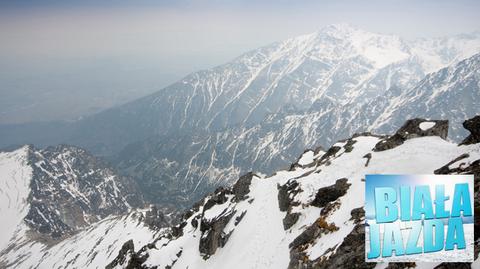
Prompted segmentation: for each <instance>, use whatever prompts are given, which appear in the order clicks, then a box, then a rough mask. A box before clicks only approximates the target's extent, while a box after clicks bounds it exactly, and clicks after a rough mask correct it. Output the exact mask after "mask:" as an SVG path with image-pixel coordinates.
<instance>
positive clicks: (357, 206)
mask: <svg viewBox="0 0 480 269" xmlns="http://www.w3.org/2000/svg"><path fill="white" fill-rule="evenodd" d="M463 125H464V126H465V128H467V129H468V130H469V131H470V135H469V136H468V137H466V138H465V139H463V141H462V143H460V144H457V143H454V142H451V141H448V140H447V132H448V122H447V121H443V120H438V121H431V120H423V119H413V120H409V121H407V122H406V123H405V124H404V125H403V126H402V128H400V129H399V130H398V131H397V132H396V133H395V134H394V135H391V136H386V135H381V136H379V135H373V134H370V133H361V134H356V135H353V136H352V137H350V138H349V139H346V140H342V141H338V142H337V143H335V144H334V145H333V146H332V147H330V148H329V149H328V150H326V151H323V150H321V149H316V150H306V151H305V152H304V153H303V154H301V156H300V157H299V158H298V159H297V161H296V162H295V163H293V164H292V165H290V167H289V169H287V170H280V171H276V172H275V173H273V174H272V175H270V176H266V175H263V174H259V173H247V174H245V175H243V176H241V177H240V178H239V179H238V180H237V181H236V183H235V184H234V185H233V186H232V187H228V188H223V187H220V188H218V189H217V190H216V191H214V192H213V193H211V194H209V195H208V196H206V197H204V198H203V199H202V200H200V201H199V202H198V203H196V204H195V205H194V206H193V207H192V208H191V209H189V210H187V211H186V212H185V213H184V215H183V217H182V218H181V221H180V222H179V224H178V225H176V226H172V227H171V228H162V226H161V225H154V224H155V223H157V221H158V219H159V216H158V215H157V214H155V212H154V210H152V209H150V210H133V211H130V213H124V214H121V215H119V216H109V217H106V218H105V219H103V220H101V221H98V222H95V223H93V224H92V225H89V226H88V227H86V228H84V229H80V230H79V231H78V232H77V233H76V234H73V235H68V236H65V237H64V238H62V239H60V240H45V239H43V240H41V239H39V238H35V239H32V237H31V236H32V230H30V229H29V228H28V227H26V226H28V222H27V221H26V219H24V221H23V223H22V220H21V218H22V217H23V218H24V216H25V215H26V212H28V204H26V203H25V199H26V197H27V196H28V195H27V194H26V193H28V189H29V187H28V185H29V178H30V180H31V178H32V171H33V169H31V167H30V166H29V165H28V152H29V151H31V150H32V149H31V147H23V148H21V149H18V150H16V151H13V152H4V153H1V155H0V160H1V161H0V168H1V170H2V184H3V185H2V190H4V189H5V188H4V187H9V188H11V189H10V191H9V192H8V193H9V194H12V193H16V192H14V191H13V190H15V189H17V190H23V191H19V192H18V194H17V195H16V197H17V198H16V199H13V198H12V197H13V196H12V195H6V193H7V192H2V193H0V198H1V199H3V200H5V199H9V200H11V201H16V202H14V203H12V204H10V205H11V206H9V207H7V208H6V210H8V209H10V210H11V212H23V213H21V214H20V213H17V215H18V216H19V218H16V219H17V220H18V221H19V223H17V224H16V225H17V228H15V229H11V231H10V233H9V236H12V238H9V239H10V240H4V239H5V238H7V236H6V235H7V232H6V230H5V229H2V231H1V232H0V234H1V235H2V242H1V243H2V245H1V246H0V247H1V249H2V250H0V253H1V255H0V267H2V268H3V267H5V268H104V267H105V266H106V267H107V268H143V269H145V268H187V267H188V268H339V267H340V268H342V267H345V265H347V264H348V265H355V268H412V267H413V266H414V264H412V263H400V264H375V263H365V262H364V255H365V251H364V246H365V245H364V244H365V241H364V211H363V204H364V200H363V196H362V195H359V194H361V193H363V192H364V184H365V183H364V177H365V174H373V173H390V174H399V173H401V174H403V173H409V174H432V173H435V174H474V175H475V196H476V197H477V196H478V195H479V193H478V192H479V189H480V185H479V182H480V181H478V177H479V176H480V116H477V117H475V118H473V119H470V120H468V121H466V122H464V124H463ZM70 150H72V149H70ZM3 171H6V172H8V171H10V173H3ZM13 171H15V172H13ZM22 196H23V197H22ZM3 200H2V201H3ZM21 201H23V203H22V202H21ZM7 204H8V203H3V202H2V204H1V205H2V208H1V209H2V212H8V211H4V208H3V207H4V206H5V205H7ZM479 208H480V202H479V201H478V199H476V200H475V211H477V209H479ZM152 212H153V213H152ZM12 216H13V215H12ZM11 219H14V218H11ZM477 220H478V219H477ZM477 220H476V221H475V230H477V228H478V227H479V225H480V223H479V222H478V221H477ZM12 227H13V226H12ZM12 232H13V233H12ZM475 236H476V237H475V242H476V243H475V246H470V247H474V248H475V262H474V263H473V264H472V265H469V264H456V265H455V264H450V265H448V266H454V267H453V268H456V267H455V266H457V267H458V266H466V267H465V268H470V266H471V267H472V268H480V263H479V261H480V260H478V259H477V258H478V254H479V250H480V248H478V247H479V246H478V242H479V241H478V236H479V234H478V233H476V235H475ZM247 238H248V240H246V239H247ZM437 265H439V263H425V264H421V263H418V264H416V265H415V266H416V267H415V268H435V267H436V266H437ZM446 268H450V267H446ZM462 268H463V267H462Z"/></svg>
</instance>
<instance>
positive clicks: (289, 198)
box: [278, 180, 302, 211]
mask: <svg viewBox="0 0 480 269" xmlns="http://www.w3.org/2000/svg"><path fill="white" fill-rule="evenodd" d="M301 191H302V190H301V189H300V188H299V184H298V182H297V181H295V180H289V181H287V183H285V184H284V185H282V186H279V187H278V206H279V207H280V211H287V210H288V209H289V208H290V207H291V206H292V205H293V204H294V202H293V199H294V197H295V195H296V194H297V193H299V192H301Z"/></svg>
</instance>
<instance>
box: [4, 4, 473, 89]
mask: <svg viewBox="0 0 480 269" xmlns="http://www.w3.org/2000/svg"><path fill="white" fill-rule="evenodd" d="M479 12H480V1H465V0H457V1H442V0H427V1H397V0H382V1H353V0H352V1H339V0H335V1H303V0H296V1H294V0H290V1H286V0H278V1H258V0H257V1H256V0H249V1H218V0H216V1H199V0H197V1H142V0H138V1H131V0H116V1H115V0H106V1H91V0H87V1H85V0H84V1H65V0H64V1H49V0H44V1H28V0H25V1H0V38H1V40H0V41H1V42H0V58H1V59H2V60H1V61H0V94H5V92H8V91H10V92H12V91H16V90H17V89H18V88H20V87H30V88H31V87H37V86H38V88H41V89H49V88H61V89H64V90H65V91H68V90H71V91H79V90H81V88H79V87H80V86H76V85H78V84H79V82H80V81H81V82H83V83H84V84H81V85H82V86H81V87H98V85H102V87H116V85H117V86H118V87H119V90H122V89H121V88H122V87H129V88H140V89H142V90H143V91H140V90H139V92H140V94H144V92H145V91H153V90H154V89H159V88H161V87H163V86H166V85H167V84H169V83H171V82H174V81H175V80H177V79H179V78H181V77H183V76H184V75H186V74H188V73H190V72H193V71H196V70H199V69H203V68H209V67H212V66H215V65H219V64H222V63H225V62H228V61H229V60H230V59H232V58H235V57H236V56H239V55H240V54H242V53H243V52H246V51H248V50H251V49H254V48H256V47H259V46H262V45H266V44H269V43H271V42H274V41H278V40H282V39H285V38H288V37H293V36H296V35H300V34H304V33H309V32H313V31H315V30H318V29H320V28H322V27H323V26H325V25H328V24H334V23H342V22H346V23H350V24H352V25H354V26H357V27H359V28H363V29H365V30H369V31H373V32H381V33H394V34H398V35H401V36H403V37H407V38H414V37H423V36H427V37H428V36H440V35H448V34H454V33H462V32H472V31H475V30H480V20H479V19H478V14H479ZM53 78H55V80H54V81H53V82H52V79H53ZM126 80H128V81H126ZM86 82H90V83H87V85H85V83H86ZM99 90H101V89H99ZM0 97H1V96H0Z"/></svg>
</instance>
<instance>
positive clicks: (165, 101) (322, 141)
mask: <svg viewBox="0 0 480 269" xmlns="http://www.w3.org/2000/svg"><path fill="white" fill-rule="evenodd" d="M479 52H480V35H479V33H478V32H477V33H472V34H464V35H457V36H451V37H444V38H428V39H418V40H407V39H403V38H401V37H398V36H395V35H387V34H377V33H371V32H368V31H365V30H361V29H358V28H355V27H352V26H350V25H346V24H340V25H330V26H327V27H324V28H323V29H320V30H319V31H316V32H314V33H310V34H307V35H302V36H298V37H294V38H290V39H287V40H284V41H280V42H276V43H273V44H270V45H267V46H264V47H261V48H258V49H255V50H252V51H250V52H247V53H245V54H243V55H241V56H239V57H238V58H236V59H234V60H232V61H231V62H229V63H226V64H224V65H221V66H217V67H214V68H211V69H208V70H202V71H199V72H195V73H193V74H191V75H188V76H186V77H185V78H183V79H181V80H180V81H178V82H176V83H174V84H172V85H170V86H168V87H166V88H164V89H162V90H160V91H158V92H156V93H154V94H152V95H150V96H147V97H144V98H141V99H139V100H136V101H133V102H130V103H128V104H125V105H122V106H120V107H116V108H112V109H109V110H107V111H104V112H102V113H99V114H96V115H93V116H90V117H87V118H84V119H82V120H79V121H78V122H74V123H70V124H66V127H65V130H62V132H60V131H56V132H55V134H54V135H52V136H53V137H56V136H58V138H56V140H55V139H53V140H54V141H53V142H51V143H53V144H57V143H59V142H64V141H66V142H68V143H70V144H74V145H79V146H82V147H85V148H87V149H89V150H91V151H92V152H95V153H97V154H101V155H108V156H111V155H113V157H112V159H113V163H114V165H115V166H116V168H117V169H118V170H119V171H120V172H121V173H122V174H125V175H128V176H132V177H134V178H135V179H137V182H138V184H139V186H140V189H141V191H142V193H143V194H144V197H145V199H146V200H147V201H149V202H153V203H159V204H172V203H173V204H174V205H177V206H178V205H179V206H180V207H182V206H183V207H185V206H190V205H191V204H192V203H193V201H196V200H198V199H199V198H201V197H203V196H204V195H205V194H206V193H209V192H210V191H212V190H213V189H214V188H215V187H217V186H219V185H225V184H229V183H232V182H233V181H234V180H235V179H236V178H237V177H238V176H239V175H241V174H244V173H245V172H248V171H252V170H254V171H260V172H263V173H267V174H268V173H271V172H273V171H275V170H278V169H281V168H285V167H286V166H288V161H289V160H292V159H293V158H295V157H296V156H298V155H299V154H300V153H302V152H303V150H304V149H305V148H310V147H313V146H317V145H321V146H324V147H328V146H330V145H332V144H333V143H334V142H335V141H337V140H338V139H341V138H347V137H349V136H350V135H352V134H353V133H355V132H362V131H368V130H371V131H375V132H377V133H390V132H393V131H394V130H396V129H397V128H398V127H400V126H401V124H402V123H403V122H404V121H405V120H406V119H409V118H413V117H423V118H430V119H436V118H444V119H449V120H451V121H453V122H457V123H460V122H462V121H463V120H465V119H467V118H469V117H472V116H473V115H476V114H478V113H479V112H480V111H479V110H478V107H479V106H478V104H477V103H478V102H477V101H476V100H480V98H479V96H478V95H479V92H480V90H479V87H478V83H479V82H478V81H479V80H478V75H477V74H478V72H476V71H475V70H478V66H475V64H471V65H468V64H467V62H472V63H473V62H477V63H478V57H475V56H474V55H475V54H476V53H479ZM467 57H471V58H469V59H470V60H468V61H467V60H463V59H465V58H467ZM477 65H478V64H477ZM442 68H447V69H448V70H451V74H455V73H456V72H457V71H455V70H464V71H465V72H461V73H460V72H459V73H458V75H457V76H448V77H447V76H444V75H442V74H443V72H445V71H443V70H445V69H442ZM449 72H450V71H449ZM426 78H428V80H429V81H430V80H431V81H430V82H431V83H425V82H426V80H425V79H426ZM433 80H435V81H433ZM417 95H418V96H417ZM462 102H465V104H466V105H463V106H462V105H459V104H461V103H462ZM399 104H402V106H399ZM404 107H405V109H403V108H404ZM418 108H420V109H418ZM450 128H451V129H450V133H451V134H452V135H451V136H450V137H451V138H452V139H454V140H455V141H458V140H459V139H461V138H462V137H463V136H464V135H465V132H464V131H463V130H462V129H461V128H460V127H459V126H458V125H451V126H450ZM20 129H21V128H20ZM55 130H57V129H55ZM12 132H13V134H10V133H9V131H8V130H7V131H4V130H0V133H2V134H3V133H5V134H4V136H5V137H6V138H8V139H5V140H2V141H1V142H3V143H6V144H10V143H12V144H15V143H17V144H18V143H20V142H18V140H17V139H19V140H21V138H22V134H17V133H16V131H15V130H14V131H12ZM44 132H45V131H44ZM26 133H31V131H30V130H29V131H27V132H26ZM38 133H39V137H41V136H42V134H41V133H42V132H38ZM23 135H24V134H23ZM47 136H48V135H47ZM12 137H13V138H12ZM10 138H11V139H10ZM35 139H36V138H35ZM38 139H39V141H41V142H43V141H44V140H42V139H41V138H38ZM47 140H48V139H47ZM48 141H50V140H48ZM33 142H34V141H33ZM39 143H40V142H39ZM153 190H159V191H153ZM159 192H160V193H159Z"/></svg>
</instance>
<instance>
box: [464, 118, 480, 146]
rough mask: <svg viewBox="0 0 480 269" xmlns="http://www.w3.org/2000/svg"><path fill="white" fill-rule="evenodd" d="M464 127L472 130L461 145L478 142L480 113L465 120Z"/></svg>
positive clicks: (479, 140)
mask: <svg viewBox="0 0 480 269" xmlns="http://www.w3.org/2000/svg"><path fill="white" fill-rule="evenodd" d="M463 127H464V128H465V129H467V130H469V131H470V135H469V136H467V138H465V139H464V140H463V141H462V143H460V145H469V144H476V143H478V142H480V115H479V116H475V117H473V118H471V119H469V120H466V121H464V122H463Z"/></svg>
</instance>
